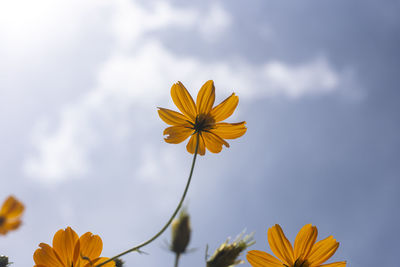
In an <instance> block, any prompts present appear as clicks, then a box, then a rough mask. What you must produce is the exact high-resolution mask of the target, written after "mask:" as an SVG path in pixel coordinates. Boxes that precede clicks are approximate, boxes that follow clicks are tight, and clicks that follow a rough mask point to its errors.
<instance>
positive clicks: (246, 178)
mask: <svg viewBox="0 0 400 267" xmlns="http://www.w3.org/2000/svg"><path fill="white" fill-rule="evenodd" d="M399 12H400V2H399V1H396V0H389V1H386V3H385V4H382V3H378V2H376V1H372V0H371V1H370V0H353V1H346V0H337V1H327V0H326V1H321V0H305V1H294V2H293V1H270V0H268V1H266V0H254V1H251V2H250V1H236V0H234V1H211V0H208V1H183V0H173V1H133V0H114V1H108V0H85V1H81V0H68V1H67V0H56V1H54V0H36V1H31V0H3V1H1V2H0V59H1V60H0V177H1V178H0V179H1V187H0V198H3V199H5V198H6V197H7V196H8V195H10V194H13V195H15V196H17V197H18V198H19V199H21V200H22V201H23V202H24V203H25V205H26V212H25V214H24V224H23V226H22V227H21V228H20V229H19V230H18V231H15V232H12V233H10V234H8V235H7V236H6V237H2V238H1V239H2V240H0V254H5V255H8V256H9V257H10V259H11V261H14V262H15V264H14V265H15V266H16V267H19V266H32V265H33V259H32V255H33V252H34V251H35V249H36V248H37V245H38V244H39V243H40V242H46V243H50V242H51V240H52V237H53V235H54V233H55V232H56V231H57V230H58V229H61V228H65V227H66V226H71V227H73V229H75V230H76V231H77V232H78V233H79V234H83V233H85V232H87V231H91V232H93V233H95V234H99V235H100V236H101V237H102V239H103V242H104V250H103V255H106V256H113V255H115V254H117V253H119V252H121V251H122V250H125V249H127V248H130V247H132V246H134V245H136V244H138V243H140V242H142V241H144V240H146V239H147V238H149V237H150V236H151V235H152V234H153V233H155V232H156V231H157V230H158V229H159V228H160V227H161V226H162V225H163V223H164V222H165V221H166V220H167V219H168V216H169V215H170V214H171V213H172V211H173V209H174V207H175V206H176V204H177V202H178V200H179V198H180V194H181V193H182V191H183V188H184V184H185V182H186V177H187V175H188V172H189V168H190V163H191V159H192V157H191V155H190V154H188V153H187V152H186V150H185V144H180V145H170V144H167V143H165V142H164V141H163V136H162V131H163V129H164V128H165V127H166V125H165V124H164V123H163V122H162V121H161V120H160V119H159V118H158V115H157V112H156V107H158V106H161V107H166V108H170V109H176V108H175V107H174V105H173V102H172V100H171V98H170V95H169V93H170V87H171V85H172V84H173V83H174V82H176V81H178V80H180V81H182V82H183V83H184V84H185V85H186V87H187V88H188V89H189V91H190V92H191V93H192V94H193V95H195V94H197V91H198V89H199V88H200V87H201V85H202V84H203V83H204V82H205V81H207V80H209V79H213V80H214V82H215V85H216V94H217V97H216V99H217V102H219V101H222V100H223V99H224V98H226V97H227V96H229V95H230V94H231V93H232V92H235V93H236V94H237V95H238V96H239V98H240V102H239V106H238V108H237V110H236V112H235V113H234V115H233V116H232V117H231V118H230V119H229V120H228V121H230V122H237V121H242V120H246V121H247V126H248V131H247V133H246V135H245V136H243V137H242V138H240V139H237V140H232V141H231V142H230V144H231V147H230V148H229V149H224V150H223V151H222V152H221V153H219V154H211V153H207V154H206V156H204V157H199V159H198V162H197V165H196V169H195V173H194V177H193V183H192V185H191V188H190V190H189V194H188V198H187V202H186V204H187V206H188V209H189V212H190V213H191V216H192V228H193V236H192V242H191V244H190V247H191V248H194V249H196V250H195V251H194V252H192V253H190V254H188V255H186V256H184V257H183V258H182V260H181V266H205V264H204V254H205V247H206V245H207V244H208V245H209V248H210V251H209V253H211V252H212V251H213V250H214V249H215V248H216V247H217V246H218V245H219V244H221V243H222V242H223V241H225V239H226V238H227V237H228V236H231V237H235V236H236V235H237V234H238V233H240V232H242V231H243V230H244V229H247V232H252V231H254V232H255V239H256V241H257V243H256V244H255V245H254V246H253V247H252V248H253V249H259V250H266V251H268V252H270V250H269V248H268V245H267V242H266V233H267V229H268V228H269V227H271V226H273V225H274V224H276V223H278V224H280V225H281V226H282V227H283V229H284V231H285V233H287V236H288V238H289V239H290V240H292V241H293V240H294V238H295V235H296V233H297V231H298V230H299V229H300V228H301V227H302V226H303V225H304V224H306V223H312V224H314V225H316V226H317V227H318V230H319V233H320V238H324V237H326V236H328V235H334V237H335V238H336V239H337V240H338V241H339V242H340V247H339V250H338V251H337V253H336V255H335V256H334V257H333V260H347V261H348V266H365V267H369V266H371V267H375V266H395V265H396V264H397V263H398V259H397V254H398V251H399V249H400V245H399V243H398V240H399V238H400V230H399V229H398V226H399V224H400V216H399V212H398V210H399V203H400V194H399V193H400V180H399V173H400V160H399V159H400V154H399V151H400V138H399V130H400V118H399V114H400V111H399V109H400V108H399V104H400V103H399V102H400V101H399V99H400V93H399V90H398V84H399V70H400V55H399V50H398V48H399V47H400V17H399V16H398V14H399ZM169 235H170V233H169V231H168V233H166V234H164V235H163V236H162V237H161V238H160V239H159V240H157V241H155V242H154V243H152V244H151V245H149V246H148V247H145V248H144V249H143V250H144V251H145V252H147V253H148V254H149V255H138V254H131V255H128V256H126V257H124V258H123V259H124V260H125V261H126V263H127V266H168V263H169V262H170V265H171V266H172V264H173V255H172V254H170V253H168V251H167V249H166V242H167V241H168V240H169ZM243 258H244V257H243ZM243 266H250V265H249V264H248V263H245V264H244V265H243Z"/></svg>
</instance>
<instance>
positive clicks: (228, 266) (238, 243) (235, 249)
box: [207, 233, 255, 267]
mask: <svg viewBox="0 0 400 267" xmlns="http://www.w3.org/2000/svg"><path fill="white" fill-rule="evenodd" d="M242 237H243V233H242V234H240V235H239V236H238V237H236V239H235V240H234V241H233V242H232V243H230V244H229V238H228V240H226V241H225V242H224V243H223V244H222V245H221V246H220V247H219V248H217V250H216V251H215V252H214V254H213V255H212V256H211V257H210V258H209V259H208V260H207V267H233V266H235V265H237V264H240V263H243V261H242V260H239V259H237V258H238V257H239V256H240V254H241V252H242V251H244V250H245V249H246V248H248V247H249V246H251V245H253V244H254V243H255V241H253V234H250V235H246V236H245V237H243V238H242Z"/></svg>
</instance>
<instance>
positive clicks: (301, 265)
mask: <svg viewBox="0 0 400 267" xmlns="http://www.w3.org/2000/svg"><path fill="white" fill-rule="evenodd" d="M308 266H310V264H309V263H308V261H307V260H301V259H297V260H296V261H295V262H294V266H293V267H308Z"/></svg>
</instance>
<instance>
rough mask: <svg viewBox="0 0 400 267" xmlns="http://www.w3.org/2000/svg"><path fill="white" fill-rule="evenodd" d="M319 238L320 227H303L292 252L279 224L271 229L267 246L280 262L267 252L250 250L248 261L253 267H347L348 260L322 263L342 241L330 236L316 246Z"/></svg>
mask: <svg viewBox="0 0 400 267" xmlns="http://www.w3.org/2000/svg"><path fill="white" fill-rule="evenodd" d="M317 235H318V230H317V227H315V226H312V225H311V224H307V225H305V226H303V228H301V230H300V232H299V233H298V234H297V236H296V240H295V241H294V249H293V247H292V244H290V242H289V240H288V239H287V238H286V236H285V234H284V233H283V231H282V228H281V227H280V226H279V225H278V224H276V225H275V226H273V227H271V228H269V229H268V243H269V245H270V247H271V250H272V252H273V253H274V254H275V255H276V256H277V257H278V259H277V258H275V257H274V256H272V255H270V254H268V253H267V252H264V251H259V250H251V251H249V252H248V253H247V260H248V261H249V263H250V264H251V266H253V267H283V266H286V267H345V266H346V262H345V261H341V262H334V263H329V264H322V263H324V262H325V261H327V260H328V259H329V258H330V257H332V255H333V254H335V252H336V250H337V248H338V247H339V242H336V240H335V239H334V238H333V236H329V237H327V238H325V239H323V240H321V241H318V242H317V243H315V241H316V240H317Z"/></svg>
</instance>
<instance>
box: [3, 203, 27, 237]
mask: <svg viewBox="0 0 400 267" xmlns="http://www.w3.org/2000/svg"><path fill="white" fill-rule="evenodd" d="M24 209H25V207H24V205H23V204H22V203H21V202H19V201H18V200H17V199H16V198H15V197H13V196H9V197H8V198H7V199H6V200H5V201H4V203H3V206H2V207H1V210H0V235H5V234H7V232H8V231H10V230H15V229H17V228H18V227H19V226H20V225H21V223H22V222H21V216H22V213H23V212H24Z"/></svg>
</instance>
